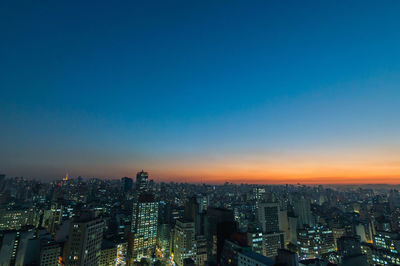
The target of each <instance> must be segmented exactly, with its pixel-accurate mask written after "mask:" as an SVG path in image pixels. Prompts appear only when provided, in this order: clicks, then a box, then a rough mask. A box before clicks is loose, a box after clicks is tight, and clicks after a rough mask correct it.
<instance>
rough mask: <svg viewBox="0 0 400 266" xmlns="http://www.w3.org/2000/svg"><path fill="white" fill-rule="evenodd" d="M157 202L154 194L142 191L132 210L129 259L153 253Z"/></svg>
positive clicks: (155, 239)
mask: <svg viewBox="0 0 400 266" xmlns="http://www.w3.org/2000/svg"><path fill="white" fill-rule="evenodd" d="M157 221H158V202H156V201H155V199H154V195H152V194H150V193H142V194H140V195H139V198H138V201H137V202H136V203H135V205H134V207H133V212H132V224H131V235H130V239H129V254H128V256H129V258H130V260H140V259H141V258H142V257H149V256H151V255H153V253H154V252H155V248H156V243H157Z"/></svg>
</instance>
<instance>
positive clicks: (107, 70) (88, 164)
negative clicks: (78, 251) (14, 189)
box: [0, 0, 400, 183]
mask: <svg viewBox="0 0 400 266" xmlns="http://www.w3.org/2000/svg"><path fill="white" fill-rule="evenodd" d="M399 14H400V1H320V0H318V1H90V2H89V1H88V2H85V1H53V0H52V1H39V2H38V1H12V0H6V1H1V2H0V34H1V35H0V125H1V127H0V172H3V173H5V174H7V175H8V176H24V177H34V178H42V179H51V178H59V177H61V176H64V175H65V173H66V172H67V171H68V172H70V173H71V175H72V176H78V175H82V176H96V177H113V178H120V177H122V176H133V175H134V174H135V173H136V172H137V171H138V170H141V169H142V168H143V169H145V170H147V171H149V172H150V175H151V177H152V178H154V179H156V180H164V181H165V180H175V181H187V182H199V181H204V182H224V181H231V182H237V183H240V182H251V183H297V182H301V183H359V182H361V183H385V182H386V183H400V19H399Z"/></svg>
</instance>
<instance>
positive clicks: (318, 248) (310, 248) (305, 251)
mask: <svg viewBox="0 0 400 266" xmlns="http://www.w3.org/2000/svg"><path fill="white" fill-rule="evenodd" d="M297 245H298V246H299V257H300V258H302V259H313V258H320V257H321V255H324V254H327V253H330V252H333V251H335V243H334V240H333V233H332V230H331V229H329V228H326V227H323V226H314V227H307V228H304V229H299V230H298V232H297Z"/></svg>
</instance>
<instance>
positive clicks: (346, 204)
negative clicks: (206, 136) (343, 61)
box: [0, 170, 400, 266]
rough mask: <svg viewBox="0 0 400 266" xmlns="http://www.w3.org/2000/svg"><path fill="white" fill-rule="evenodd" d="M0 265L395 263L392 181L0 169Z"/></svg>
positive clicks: (399, 198) (396, 218) (399, 209)
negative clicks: (49, 177) (30, 174)
mask: <svg viewBox="0 0 400 266" xmlns="http://www.w3.org/2000/svg"><path fill="white" fill-rule="evenodd" d="M0 180H1V181H0V188H1V197H0V203H1V206H2V209H1V210H0V212H1V215H0V230H1V246H0V265H104V266H105V265H177V266H184V265H201V266H204V265H251V266H257V265H261V266H270V265H271V266H272V265H293V266H294V265H399V264H400V253H399V251H400V236H399V234H398V231H399V230H400V192H399V190H398V189H399V186H389V185H386V186H385V185H381V186H379V185H375V186H362V187H360V186H322V185H315V186H305V185H301V184H295V185H289V184H287V185H250V184H239V185H238V184H232V183H228V182H226V183H225V184H219V185H209V184H189V183H174V182H170V183H164V182H161V183H160V182H154V181H153V180H151V179H149V174H148V173H147V172H145V171H143V170H142V171H140V172H138V173H137V175H136V178H130V177H123V178H121V179H96V178H92V179H82V178H81V177H77V178H69V177H68V175H67V176H66V177H64V178H62V179H57V180H54V181H52V182H49V183H43V182H39V181H35V180H27V179H24V178H18V177H15V178H6V177H5V176H4V175H1V176H0Z"/></svg>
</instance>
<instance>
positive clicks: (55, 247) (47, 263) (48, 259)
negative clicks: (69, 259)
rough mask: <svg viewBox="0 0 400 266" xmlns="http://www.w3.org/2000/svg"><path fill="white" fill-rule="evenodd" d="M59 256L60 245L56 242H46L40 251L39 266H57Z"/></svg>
mask: <svg viewBox="0 0 400 266" xmlns="http://www.w3.org/2000/svg"><path fill="white" fill-rule="evenodd" d="M60 256H61V245H60V243H57V242H48V243H46V244H44V245H42V247H41V249H40V266H54V265H58V263H59V261H60V258H61V257H60Z"/></svg>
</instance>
